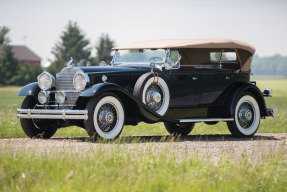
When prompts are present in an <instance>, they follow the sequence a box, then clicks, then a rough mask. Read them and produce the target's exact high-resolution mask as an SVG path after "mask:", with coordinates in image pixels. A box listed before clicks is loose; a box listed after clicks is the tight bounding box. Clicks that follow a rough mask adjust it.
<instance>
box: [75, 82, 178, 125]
mask: <svg viewBox="0 0 287 192" xmlns="http://www.w3.org/2000/svg"><path fill="white" fill-rule="evenodd" d="M104 92H113V93H115V94H121V95H123V96H124V97H125V99H128V100H130V101H131V102H134V103H135V104H137V105H134V106H135V107H136V106H138V107H140V108H141V109H143V110H140V111H141V112H142V113H145V116H148V117H149V119H150V120H152V121H158V120H159V119H161V120H162V121H168V122H179V121H178V120H173V119H168V118H166V117H164V116H161V115H159V114H157V113H156V112H154V111H153V110H151V109H150V108H149V107H147V106H146V105H145V104H144V103H143V102H141V101H140V100H138V99H137V98H136V97H135V96H134V95H133V94H132V93H130V92H129V91H128V90H126V89H123V88H122V87H120V86H119V85H117V84H114V83H99V84H96V85H93V86H92V87H90V88H88V89H87V90H85V91H84V92H83V93H82V94H81V95H80V99H81V98H90V97H97V96H99V95H101V94H102V93H104Z"/></svg>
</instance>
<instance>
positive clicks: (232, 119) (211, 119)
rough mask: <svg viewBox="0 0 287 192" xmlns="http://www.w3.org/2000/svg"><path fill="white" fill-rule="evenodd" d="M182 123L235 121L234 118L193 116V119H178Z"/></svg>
mask: <svg viewBox="0 0 287 192" xmlns="http://www.w3.org/2000/svg"><path fill="white" fill-rule="evenodd" d="M177 120H178V121H179V122H181V123H197V122H210V121H234V118H201V119H197V118H192V119H177Z"/></svg>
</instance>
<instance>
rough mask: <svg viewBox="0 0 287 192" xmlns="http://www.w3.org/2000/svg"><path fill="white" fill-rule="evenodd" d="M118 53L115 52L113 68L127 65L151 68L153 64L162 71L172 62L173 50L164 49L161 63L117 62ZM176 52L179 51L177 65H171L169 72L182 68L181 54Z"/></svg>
mask: <svg viewBox="0 0 287 192" xmlns="http://www.w3.org/2000/svg"><path fill="white" fill-rule="evenodd" d="M121 50H130V49H121ZM149 50H152V49H149ZM118 51H119V50H117V49H116V50H115V52H114V55H113V59H112V61H111V65H112V66H119V65H125V64H126V65H132V64H134V65H149V66H151V65H152V64H154V65H156V66H158V68H160V69H161V70H162V68H163V67H165V68H166V63H167V62H169V63H170V62H171V60H170V53H171V51H173V50H170V49H164V54H163V59H162V60H161V61H159V62H150V63H148V62H115V61H116V57H117V52H118ZM175 51H177V56H178V60H177V62H176V63H173V64H171V68H169V70H171V69H179V68H180V60H181V55H180V54H179V52H178V50H175Z"/></svg>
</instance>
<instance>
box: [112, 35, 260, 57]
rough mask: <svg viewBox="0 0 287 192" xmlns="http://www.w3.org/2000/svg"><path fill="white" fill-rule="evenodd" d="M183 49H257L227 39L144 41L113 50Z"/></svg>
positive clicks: (253, 51)
mask: <svg viewBox="0 0 287 192" xmlns="http://www.w3.org/2000/svg"><path fill="white" fill-rule="evenodd" d="M169 48H170V49H182V48H222V49H228V48H230V49H243V50H246V51H248V52H250V53H251V54H252V55H253V54H254V53H255V50H256V49H255V47H254V46H252V45H249V44H247V43H244V42H242V41H238V40H232V39H226V38H214V39H166V40H151V41H142V42H137V43H133V44H129V45H126V46H119V47H114V48H113V50H123V49H124V50H127V49H169Z"/></svg>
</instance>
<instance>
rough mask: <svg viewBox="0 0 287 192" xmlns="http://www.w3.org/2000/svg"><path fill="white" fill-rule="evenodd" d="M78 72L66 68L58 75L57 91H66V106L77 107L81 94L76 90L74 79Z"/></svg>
mask: <svg viewBox="0 0 287 192" xmlns="http://www.w3.org/2000/svg"><path fill="white" fill-rule="evenodd" d="M76 73H77V71H76V70H75V69H74V68H64V69H63V70H62V71H61V72H60V73H58V74H57V75H56V90H57V91H64V92H65V93H66V95H67V100H66V102H65V104H64V105H66V106H71V105H75V103H76V101H77V99H78V97H79V96H80V93H79V92H77V90H76V89H75V88H74V85H73V78H74V76H75V74H76Z"/></svg>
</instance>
